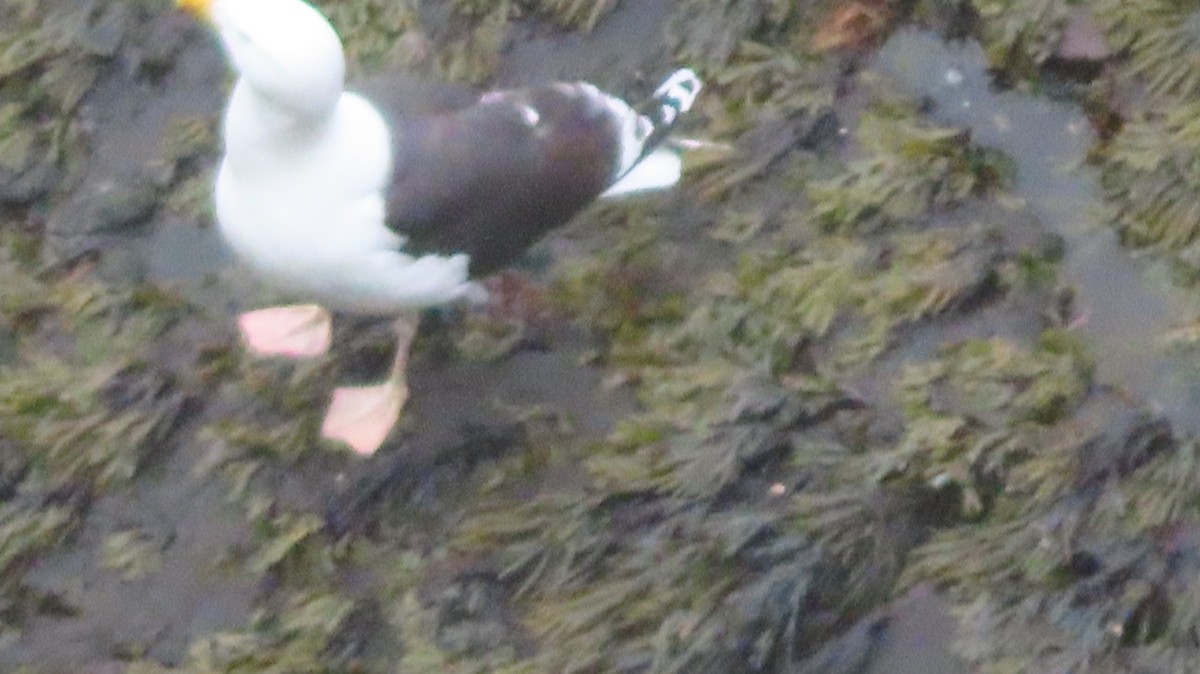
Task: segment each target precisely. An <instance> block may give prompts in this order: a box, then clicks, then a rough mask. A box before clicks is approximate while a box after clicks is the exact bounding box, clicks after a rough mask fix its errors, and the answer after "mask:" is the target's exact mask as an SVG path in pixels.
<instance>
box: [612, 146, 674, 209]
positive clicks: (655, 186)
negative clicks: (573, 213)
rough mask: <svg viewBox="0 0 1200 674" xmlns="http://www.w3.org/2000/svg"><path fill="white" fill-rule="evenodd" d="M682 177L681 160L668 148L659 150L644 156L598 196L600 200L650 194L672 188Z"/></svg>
mask: <svg viewBox="0 0 1200 674" xmlns="http://www.w3.org/2000/svg"><path fill="white" fill-rule="evenodd" d="M682 177H683V158H682V157H680V156H679V153H678V152H676V151H674V150H672V149H669V148H659V149H657V150H655V151H653V152H651V153H650V154H648V155H646V156H645V157H643V158H642V160H641V161H639V162H638V163H637V164H636V165H635V166H634V167H633V168H632V169H630V170H629V171H628V172H627V173H626V174H625V175H623V176H621V179H620V180H618V181H617V182H615V183H613V185H612V186H611V187H609V188H608V189H607V190H605V191H604V193H603V194H601V195H600V198H601V199H610V198H612V197H619V196H625V195H627V194H636V193H638V192H652V191H656V190H665V189H667V188H670V187H674V186H675V185H676V184H678V183H679V179H680V178H682Z"/></svg>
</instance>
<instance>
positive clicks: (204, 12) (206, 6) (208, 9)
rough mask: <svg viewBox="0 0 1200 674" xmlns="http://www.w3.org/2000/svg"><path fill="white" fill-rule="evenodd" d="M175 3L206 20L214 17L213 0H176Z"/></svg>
mask: <svg viewBox="0 0 1200 674" xmlns="http://www.w3.org/2000/svg"><path fill="white" fill-rule="evenodd" d="M175 4H176V5H178V6H179V8H180V9H182V10H183V11H185V12H187V13H189V14H191V15H193V16H196V17H198V18H201V19H204V20H206V21H207V20H208V19H209V18H211V17H212V5H213V0H175Z"/></svg>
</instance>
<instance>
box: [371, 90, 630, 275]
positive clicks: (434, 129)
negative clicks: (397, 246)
mask: <svg viewBox="0 0 1200 674" xmlns="http://www.w3.org/2000/svg"><path fill="white" fill-rule="evenodd" d="M373 102H376V104H377V105H379V106H380V111H381V112H382V113H383V114H384V116H385V117H386V118H387V119H388V121H389V123H390V125H391V130H392V137H393V140H392V144H393V160H394V162H395V169H394V170H395V174H394V179H393V183H392V185H391V188H390V190H389V193H388V195H387V212H388V224H389V226H390V227H392V228H393V229H395V230H396V231H398V232H400V233H403V234H404V235H406V236H408V237H409V244H408V245H407V246H406V249H408V250H411V251H413V252H438V253H452V252H465V253H467V254H469V255H470V256H471V272H472V274H474V275H477V276H478V275H486V274H489V273H492V272H493V271H495V270H497V269H499V268H501V267H504V266H506V265H508V264H511V263H512V262H513V261H515V260H516V259H517V258H518V257H520V256H521V254H522V253H524V252H525V250H526V249H527V248H529V246H531V245H532V244H533V243H534V242H536V241H537V240H538V239H540V238H541V237H542V235H544V234H545V233H546V232H548V231H550V230H551V229H554V228H555V227H558V226H560V225H562V224H564V223H565V222H567V220H569V219H570V218H571V216H573V215H574V214H575V213H577V212H578V211H579V210H580V209H582V208H583V207H584V206H586V205H587V204H588V203H590V202H591V201H592V200H594V199H595V198H596V197H597V196H599V194H600V193H601V192H603V191H604V190H605V189H606V188H607V187H608V186H609V184H610V183H611V181H612V180H613V178H614V176H615V173H616V171H617V167H618V162H619V143H620V133H619V131H620V129H619V126H618V120H617V119H616V118H615V116H614V115H613V114H612V113H611V112H610V111H609V109H608V108H607V107H606V106H605V104H604V102H603V100H602V99H601V98H600V97H599V96H598V95H596V94H595V90H594V89H590V88H587V87H582V86H578V85H552V86H546V87H540V88H535V89H527V90H518V91H510V92H500V93H492V94H487V95H485V96H483V97H482V98H479V99H478V102H477V103H476V104H475V105H472V106H470V107H466V108H462V109H458V110H454V111H452V112H444V113H441V114H426V115H411V114H405V113H403V112H401V113H399V114H395V113H393V112H392V111H391V110H389V109H388V108H386V107H384V104H385V103H386V101H380V100H375V99H373Z"/></svg>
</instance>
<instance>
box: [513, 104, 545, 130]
mask: <svg viewBox="0 0 1200 674" xmlns="http://www.w3.org/2000/svg"><path fill="white" fill-rule="evenodd" d="M517 112H519V113H520V114H521V119H522V120H524V121H525V123H526V124H527V125H529V126H537V123H538V121H540V120H541V119H542V116H541V115H540V114H538V111H537V110H534V109H533V106H530V105H518V106H517Z"/></svg>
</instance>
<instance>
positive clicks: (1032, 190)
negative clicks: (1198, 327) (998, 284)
mask: <svg viewBox="0 0 1200 674" xmlns="http://www.w3.org/2000/svg"><path fill="white" fill-rule="evenodd" d="M986 68H987V61H986V58H985V57H984V54H983V50H982V49H981V48H980V46H979V45H978V44H977V43H974V42H957V43H952V44H947V43H946V42H944V41H943V40H942V38H941V37H940V36H938V35H937V34H934V33H930V32H924V31H915V30H906V31H900V32H898V33H897V34H896V35H895V36H893V37H892V38H891V39H890V40H889V41H888V43H887V44H886V45H885V46H884V47H883V49H882V50H881V51H880V53H879V56H878V59H877V63H876V69H877V70H878V71H879V72H881V73H883V74H885V75H888V76H890V77H892V78H894V79H896V80H898V81H899V82H900V83H901V84H902V85H903V86H905V87H906V88H908V89H909V90H910V91H911V92H912V93H914V94H916V95H919V96H922V97H926V98H928V99H929V100H930V101H931V102H933V103H934V104H935V106H936V107H935V109H934V110H933V112H932V115H933V117H935V118H936V119H938V120H939V121H941V122H942V123H947V124H952V125H955V126H962V127H965V128H968V129H970V131H971V135H972V138H973V140H974V141H975V142H976V143H979V144H981V145H985V146H988V147H992V148H996V149H998V150H1000V151H1002V152H1004V153H1005V154H1006V155H1008V156H1009V157H1010V158H1011V159H1012V160H1013V162H1014V163H1015V166H1016V184H1015V186H1014V188H1015V191H1016V193H1017V194H1018V195H1019V196H1020V197H1022V198H1024V199H1025V200H1026V202H1027V203H1028V206H1029V209H1030V211H1031V212H1032V213H1033V215H1035V216H1036V217H1037V218H1038V219H1039V220H1040V221H1041V222H1042V223H1044V225H1045V226H1046V227H1047V228H1049V229H1050V230H1051V231H1053V232H1055V233H1056V234H1058V235H1059V236H1061V237H1062V238H1063V240H1064V242H1065V243H1066V257H1065V258H1064V260H1063V264H1062V269H1061V274H1062V278H1063V280H1064V281H1065V282H1066V283H1068V284H1071V285H1072V286H1074V287H1075V289H1076V291H1077V302H1076V304H1077V307H1078V311H1079V312H1080V314H1081V317H1082V320H1081V321H1080V325H1079V328H1078V329H1079V330H1080V332H1081V333H1082V334H1083V335H1084V338H1085V340H1086V341H1087V344H1088V346H1089V348H1090V349H1091V351H1092V354H1093V355H1094V357H1095V359H1096V361H1097V375H1098V380H1099V382H1101V383H1104V384H1112V385H1117V386H1120V387H1123V388H1125V389H1127V390H1129V391H1130V392H1131V393H1133V394H1135V395H1137V396H1138V397H1140V398H1142V399H1144V400H1146V401H1148V402H1150V403H1151V404H1154V405H1156V406H1159V407H1161V408H1162V410H1163V412H1164V413H1165V414H1166V415H1167V417H1168V418H1169V419H1170V420H1171V422H1172V424H1173V425H1174V427H1175V428H1176V429H1177V430H1178V431H1182V432H1186V433H1189V434H1194V433H1196V431H1197V430H1200V414H1196V413H1195V412H1196V410H1197V409H1200V368H1197V367H1196V366H1194V365H1189V363H1188V362H1187V359H1186V358H1185V357H1183V356H1179V355H1175V354H1171V353H1167V352H1166V351H1165V347H1164V345H1163V341H1162V340H1163V337H1164V335H1165V333H1166V332H1167V331H1168V330H1170V329H1171V328H1172V327H1175V326H1176V325H1178V324H1179V323H1182V322H1183V321H1184V320H1186V319H1187V318H1188V317H1190V316H1194V315H1195V314H1196V313H1197V303H1196V302H1195V301H1194V300H1192V299H1191V298H1189V297H1187V296H1186V294H1185V293H1184V292H1183V291H1182V290H1179V289H1177V288H1172V287H1170V284H1169V283H1168V282H1167V281H1166V280H1165V277H1166V274H1165V272H1164V271H1163V270H1162V269H1160V268H1156V267H1152V266H1151V265H1149V264H1148V263H1143V262H1142V261H1140V260H1136V259H1134V257H1133V256H1132V255H1131V254H1130V252H1129V251H1126V250H1123V249H1121V247H1120V245H1119V244H1118V242H1117V239H1116V235H1115V234H1114V233H1113V231H1112V230H1111V229H1109V228H1108V227H1106V226H1105V225H1104V223H1103V222H1102V221H1101V219H1100V217H1101V216H1100V207H1101V202H1100V191H1099V182H1098V180H1097V176H1096V172H1095V170H1093V169H1092V168H1090V167H1087V166H1084V165H1083V162H1084V158H1085V156H1086V153H1087V151H1088V149H1089V148H1090V147H1091V146H1092V144H1093V143H1094V141H1095V137H1094V135H1093V133H1092V129H1091V126H1090V125H1089V124H1088V121H1087V120H1086V119H1085V117H1084V115H1083V112H1082V111H1081V110H1080V109H1079V108H1078V107H1077V106H1075V105H1071V104H1068V103H1062V102H1055V101H1050V100H1046V99H1044V98H1036V97H1033V96H1030V95H1027V94H1022V93H1018V92H1011V91H1009V92H999V93H997V92H995V91H992V90H991V82H990V78H989V77H988V74H987V71H986Z"/></svg>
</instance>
